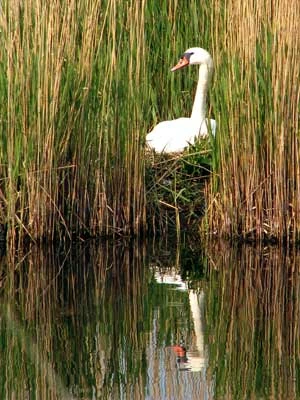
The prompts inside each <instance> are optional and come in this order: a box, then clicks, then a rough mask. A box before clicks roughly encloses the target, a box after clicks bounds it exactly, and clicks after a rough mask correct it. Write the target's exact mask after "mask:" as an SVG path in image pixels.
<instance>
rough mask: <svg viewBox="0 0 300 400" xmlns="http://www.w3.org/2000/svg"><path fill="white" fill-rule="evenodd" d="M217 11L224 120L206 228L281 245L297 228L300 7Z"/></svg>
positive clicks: (217, 92)
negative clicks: (280, 241)
mask: <svg viewBox="0 0 300 400" xmlns="http://www.w3.org/2000/svg"><path fill="white" fill-rule="evenodd" d="M216 6H217V1H214V2H213V7H212V17H211V18H212V21H213V25H212V38H213V40H214V46H213V47H214V60H215V64H216V71H217V76H216V79H215V86H214V90H213V94H212V96H213V103H214V106H215V110H216V111H217V118H219V130H218V135H217V140H216V151H215V162H216V172H217V174H216V175H215V179H214V180H213V185H212V186H211V190H210V192H209V208H208V211H207V219H206V221H205V223H204V225H203V226H204V228H205V230H207V229H208V230H209V231H210V232H216V233H218V234H220V235H225V236H243V237H251V238H255V239H261V238H263V237H268V238H270V237H276V238H278V239H280V240H286V239H293V240H295V239H296V238H297V237H298V236H299V230H300V219H299V215H300V186H299V174H300V164H299V158H300V148H299V133H300V124H299V105H300V86H299V79H300V63H299V60H300V35H299V29H298V27H299V20H300V3H299V2H298V1H296V0H295V1H294V0H292V2H287V1H276V0H268V1H266V2H262V1H261V2H252V3H250V2H241V3H239V4H237V3H236V2H234V1H231V0H229V1H226V2H224V3H222V4H220V7H216Z"/></svg>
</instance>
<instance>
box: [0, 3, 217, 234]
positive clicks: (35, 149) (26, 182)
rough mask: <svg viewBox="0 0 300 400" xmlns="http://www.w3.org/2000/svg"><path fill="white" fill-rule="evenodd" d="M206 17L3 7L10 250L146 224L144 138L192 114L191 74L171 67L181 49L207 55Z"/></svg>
mask: <svg viewBox="0 0 300 400" xmlns="http://www.w3.org/2000/svg"><path fill="white" fill-rule="evenodd" d="M210 10H211V9H210V1H207V4H206V2H203V3H202V4H201V7H199V4H198V2H195V1H191V2H190V6H189V7H188V8H186V7H184V6H183V5H182V4H179V3H177V2H174V3H170V2H168V1H163V2H161V3H160V4H158V3H157V2H156V1H154V0H149V1H147V2H145V1H141V2H134V1H132V0H130V1H127V2H118V1H116V0H103V1H100V2H94V1H92V0H77V1H75V0H70V1H65V0H53V1H51V2H44V1H42V0H28V1H26V2H23V1H21V0H9V1H8V0H4V1H3V2H2V3H1V9H0V114H1V120H0V123H1V138H0V149H1V150H0V177H1V181H0V189H1V192H0V207H1V213H0V216H1V220H0V223H2V224H3V225H6V226H8V237H9V238H10V239H12V242H15V239H16V238H18V240H20V241H22V240H23V238H24V237H25V236H29V237H30V238H31V239H33V240H38V239H41V238H50V239H53V238H55V237H56V235H58V236H59V237H62V236H64V235H67V236H69V237H71V236H72V235H73V234H74V233H76V234H78V233H79V232H80V233H85V234H88V235H95V234H111V233H116V234H129V233H137V232H139V231H140V230H141V229H144V228H145V226H146V208H145V191H144V182H143V180H144V179H143V177H144V137H145V134H146V132H147V131H149V130H150V129H151V127H152V126H153V125H154V124H155V123H156V122H157V121H158V120H161V119H167V118H174V117H176V116H181V115H188V114H189V113H190V110H191V104H192V95H191V93H190V91H191V90H192V88H193V86H194V85H195V79H196V73H195V75H193V73H194V72H195V71H193V72H192V71H189V72H188V73H187V74H179V75H177V77H176V78H174V77H173V76H171V74H170V72H169V69H170V66H171V65H172V64H173V63H174V62H175V61H176V60H177V57H178V56H179V55H180V54H181V53H182V51H183V50H184V49H186V48H187V47H189V46H191V45H201V46H203V47H207V48H210V45H209V44H210V43H209V36H210V23H211V21H210V19H209V18H207V15H208V14H209V13H210ZM174 93H176V94H179V95H178V96H175V95H174Z"/></svg>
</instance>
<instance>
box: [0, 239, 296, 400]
mask: <svg viewBox="0 0 300 400" xmlns="http://www.w3.org/2000/svg"><path fill="white" fill-rule="evenodd" d="M299 261H300V258H299V254H298V253H297V252H292V251H291V252H286V251H281V250H279V249H277V248H252V247H247V246H245V247H235V248H234V247H229V246H227V245H226V244H224V243H217V244H214V245H211V246H210V247H209V248H206V249H205V250H200V249H199V243H196V244H195V243H194V242H188V241H186V240H183V241H182V243H180V245H175V244H174V243H172V242H171V241H168V240H160V241H159V243H152V244H151V243H146V244H142V245H141V244H137V243H133V244H130V245H129V244H124V243H112V242H107V243H84V244H81V245H77V246H74V247H73V248H61V249H59V248H56V249H49V248H47V249H38V248H37V247H32V248H31V249H29V250H28V252H27V253H22V254H18V255H17V257H16V258H14V259H13V260H12V259H11V258H10V257H9V255H6V256H3V257H2V260H1V275H0V276H1V279H0V290H1V320H0V321H1V325H0V332H1V340H0V368H1V374H0V398H1V399H157V400H158V399H292V398H298V397H300V396H299V392H300V390H299V389H300V388H299V382H300V380H299V359H300V358H299V352H300V351H299V350H300V349H299V335H300V329H299V328H300V326H299V311H300V307H299V304H300V303H299V288H300V285H299V282H300V280H299V265H300V263H299Z"/></svg>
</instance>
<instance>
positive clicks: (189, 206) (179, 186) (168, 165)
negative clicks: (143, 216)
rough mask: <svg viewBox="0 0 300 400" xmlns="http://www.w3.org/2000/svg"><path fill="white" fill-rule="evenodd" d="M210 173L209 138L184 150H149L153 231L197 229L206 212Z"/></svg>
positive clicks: (147, 182) (148, 190) (150, 212)
mask: <svg viewBox="0 0 300 400" xmlns="http://www.w3.org/2000/svg"><path fill="white" fill-rule="evenodd" d="M210 175H211V149H210V148H209V144H208V142H206V141H203V140H202V141H201V143H200V144H197V145H193V146H189V147H188V148H187V150H185V151H184V152H183V153H155V152H153V151H151V150H149V149H147V151H146V189H147V208H148V209H147V215H148V225H150V226H152V228H153V230H155V231H157V230H160V231H161V230H162V231H166V230H168V229H172V228H176V229H177V230H178V228H180V229H189V230H191V229H195V228H198V225H199V222H200V219H201V217H202V216H203V214H204V211H205V196H204V191H205V186H206V184H207V181H208V178H209V177H210Z"/></svg>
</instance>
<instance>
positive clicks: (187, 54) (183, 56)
mask: <svg viewBox="0 0 300 400" xmlns="http://www.w3.org/2000/svg"><path fill="white" fill-rule="evenodd" d="M193 54H194V53H193V52H191V53H184V54H183V55H182V56H181V58H186V59H187V60H189V61H190V58H191V56H192V55H193Z"/></svg>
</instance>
